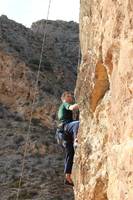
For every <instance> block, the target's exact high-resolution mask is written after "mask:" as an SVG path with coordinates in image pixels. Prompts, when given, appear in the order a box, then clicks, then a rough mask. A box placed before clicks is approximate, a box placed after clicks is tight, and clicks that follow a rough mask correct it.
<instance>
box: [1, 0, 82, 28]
mask: <svg viewBox="0 0 133 200" xmlns="http://www.w3.org/2000/svg"><path fill="white" fill-rule="evenodd" d="M48 5H49V0H0V15H7V17H8V18H9V19H12V20H15V21H16V22H19V23H22V24H23V25H25V26H27V27H30V26H31V24H32V22H35V21H37V20H40V19H46V17H47V10H48ZM79 5H80V0H51V8H50V13H49V19H51V20H57V19H59V20H64V21H76V22H79Z"/></svg>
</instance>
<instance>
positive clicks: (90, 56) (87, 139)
mask: <svg viewBox="0 0 133 200" xmlns="http://www.w3.org/2000/svg"><path fill="white" fill-rule="evenodd" d="M80 2H81V10H80V41H81V51H82V62H81V66H80V69H79V74H78V80H77V89H76V92H77V98H78V103H79V104H80V111H81V112H80V120H81V126H80V131H79V141H80V144H79V148H78V149H77V152H76V157H75V166H74V175H75V176H74V178H75V184H76V187H75V196H76V198H75V199H76V200H107V199H108V200H132V199H133V1H131V0H119V1H117V0H116V1H114V0H108V1H106V0H103V1H99V0H95V1H94V0H91V1H90V0H81V1H80Z"/></svg>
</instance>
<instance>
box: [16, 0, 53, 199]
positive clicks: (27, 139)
mask: <svg viewBox="0 0 133 200" xmlns="http://www.w3.org/2000/svg"><path fill="white" fill-rule="evenodd" d="M51 1H52V0H49V4H48V11H47V18H46V23H45V27H44V34H43V41H42V47H41V54H40V61H39V66H38V72H37V77H36V83H35V92H34V96H33V102H32V107H31V112H30V119H29V126H28V131H27V137H26V143H25V149H24V156H23V160H22V168H21V175H20V179H19V186H18V190H17V198H16V200H18V199H19V195H20V189H21V184H22V178H23V175H24V167H25V160H26V155H27V150H28V141H29V135H30V130H31V122H32V115H33V110H34V105H35V101H36V92H37V87H38V81H39V75H40V69H41V64H42V58H43V51H44V44H45V40H46V33H47V23H48V18H49V12H50V6H51Z"/></svg>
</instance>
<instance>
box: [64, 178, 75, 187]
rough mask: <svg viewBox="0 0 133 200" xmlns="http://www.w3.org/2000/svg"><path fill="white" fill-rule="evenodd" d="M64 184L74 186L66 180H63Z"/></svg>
mask: <svg viewBox="0 0 133 200" xmlns="http://www.w3.org/2000/svg"><path fill="white" fill-rule="evenodd" d="M64 184H65V185H70V186H74V184H73V182H69V181H68V180H67V179H65V181H64Z"/></svg>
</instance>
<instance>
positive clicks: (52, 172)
mask: <svg viewBox="0 0 133 200" xmlns="http://www.w3.org/2000/svg"><path fill="white" fill-rule="evenodd" d="M37 24H38V28H40V25H39V24H40V22H37V23H35V25H33V27H32V29H28V28H25V27H24V26H23V25H21V24H18V23H16V22H14V21H12V20H9V19H8V18H7V17H6V16H1V17H0V174H1V175H0V190H1V199H2V200H12V199H16V198H15V197H16V191H17V188H18V180H19V177H20V172H21V165H22V159H23V154H24V148H25V142H26V134H27V130H28V125H29V118H30V115H31V108H32V102H33V99H34V96H36V101H35V105H34V107H33V118H32V126H31V131H30V138H29V143H28V155H27V156H26V166H25V171H24V178H23V180H22V189H21V192H20V193H21V194H20V199H23V200H24V199H27V200H28V199H36V200H42V199H45V200H52V199H54V200H56V199H58V200H59V199H64V200H68V199H70V200H71V199H73V192H72V190H70V189H67V188H66V187H64V185H63V152H62V149H60V148H58V147H57V145H56V144H55V140H54V128H55V122H56V111H57V106H58V105H59V103H60V100H59V96H60V94H61V93H62V92H63V91H64V90H68V89H69V90H73V89H74V87H75V82H76V67H77V63H78V48H79V39H78V24H76V23H73V22H70V23H69V22H68V23H67V22H66V23H65V22H61V21H60V22H58V21H57V22H51V21H49V22H48V24H51V25H50V27H52V26H53V28H51V29H52V31H51V29H49V26H48V29H47V35H46V43H45V46H44V53H43V60H42V65H41V71H40V77H39V82H38V86H37V88H36V85H35V82H36V75H37V70H38V65H39V59H40V52H41V44H42V34H41V32H37V31H36V29H37ZM57 24H58V26H57ZM64 29H67V31H68V33H69V34H68V35H69V41H68V42H67V39H66V38H68V36H66V34H67V32H65V31H64ZM41 30H42V29H41ZM54 32H56V34H55V35H56V36H55V38H54ZM60 32H61V33H60ZM58 34H59V35H58ZM69 51H70V52H71V53H70V52H69ZM73 58H74V59H73ZM2 191H4V192H2ZM51 191H52V193H51Z"/></svg>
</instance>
